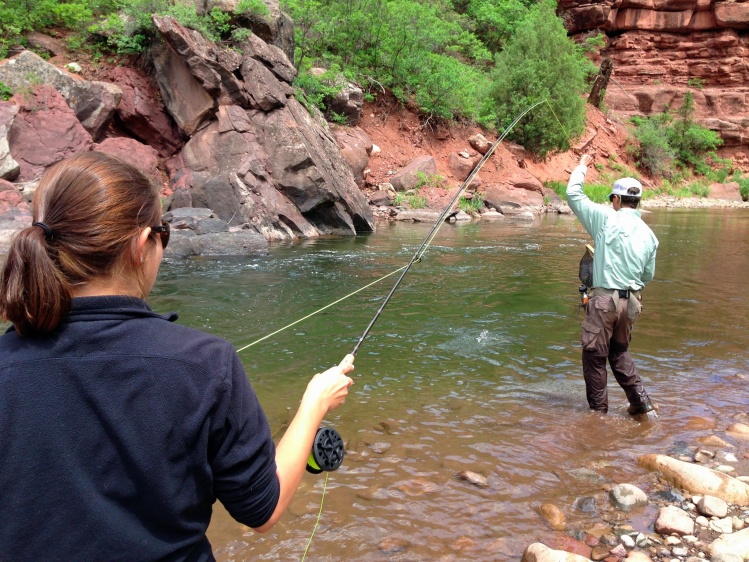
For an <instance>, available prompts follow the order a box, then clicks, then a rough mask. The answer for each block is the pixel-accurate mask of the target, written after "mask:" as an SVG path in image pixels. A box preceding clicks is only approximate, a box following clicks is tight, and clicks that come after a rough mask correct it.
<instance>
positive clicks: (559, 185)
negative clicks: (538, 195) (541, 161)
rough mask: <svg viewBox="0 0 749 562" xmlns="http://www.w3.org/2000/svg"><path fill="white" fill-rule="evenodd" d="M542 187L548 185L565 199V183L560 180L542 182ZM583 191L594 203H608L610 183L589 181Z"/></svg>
mask: <svg viewBox="0 0 749 562" xmlns="http://www.w3.org/2000/svg"><path fill="white" fill-rule="evenodd" d="M544 187H548V188H549V189H551V190H552V191H554V193H556V194H557V195H559V196H560V197H562V198H564V199H565V200H566V199H567V184H566V183H564V182H561V181H547V182H544ZM583 193H585V195H587V196H588V197H589V198H590V200H591V201H593V202H594V203H608V202H609V194H610V193H611V185H610V184H605V183H591V184H588V185H584V186H583Z"/></svg>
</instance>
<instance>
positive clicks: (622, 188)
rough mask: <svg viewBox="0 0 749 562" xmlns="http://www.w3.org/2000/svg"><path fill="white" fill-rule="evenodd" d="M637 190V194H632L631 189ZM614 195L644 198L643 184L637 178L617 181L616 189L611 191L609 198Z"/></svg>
mask: <svg viewBox="0 0 749 562" xmlns="http://www.w3.org/2000/svg"><path fill="white" fill-rule="evenodd" d="M633 187H635V188H637V192H636V193H630V191H629V190H630V189H631V188H633ZM633 191H634V190H633ZM612 195H619V196H625V197H642V184H641V183H640V182H639V181H637V180H636V179H635V178H622V179H620V180H616V182H615V183H614V188H613V189H612V190H611V193H610V194H609V197H611V196H612Z"/></svg>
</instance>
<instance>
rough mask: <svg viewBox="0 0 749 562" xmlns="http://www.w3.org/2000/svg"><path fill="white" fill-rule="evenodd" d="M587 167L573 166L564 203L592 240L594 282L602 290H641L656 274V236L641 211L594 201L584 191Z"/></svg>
mask: <svg viewBox="0 0 749 562" xmlns="http://www.w3.org/2000/svg"><path fill="white" fill-rule="evenodd" d="M587 171H588V167H587V166H585V165H583V164H581V165H579V166H578V167H577V168H575V169H574V170H573V172H572V175H571V176H570V181H569V183H568V184H567V202H568V203H569V206H570V208H571V209H572V211H573V212H574V213H575V215H576V216H577V218H578V219H580V222H581V223H582V225H583V226H584V227H585V230H587V231H588V234H590V236H591V238H593V240H594V242H595V254H594V256H593V285H594V286H595V287H603V288H605V289H632V290H635V291H637V290H640V289H642V288H643V287H644V286H645V283H647V282H648V281H650V280H652V279H653V276H654V275H655V254H656V251H657V249H658V239H657V238H656V237H655V234H653V231H652V230H650V227H648V225H647V224H645V222H643V220H642V218H641V213H640V211H637V210H636V209H630V208H627V207H622V208H621V209H619V210H618V211H615V210H614V209H613V208H611V207H607V206H606V205H599V204H597V203H593V202H592V201H591V200H590V199H589V198H588V196H587V195H585V193H583V183H584V182H585V174H586V173H587Z"/></svg>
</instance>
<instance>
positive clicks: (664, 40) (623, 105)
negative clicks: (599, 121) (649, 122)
mask: <svg viewBox="0 0 749 562" xmlns="http://www.w3.org/2000/svg"><path fill="white" fill-rule="evenodd" d="M559 11H560V13H561V15H562V17H563V19H564V21H565V25H566V26H567V29H568V30H569V31H570V32H571V33H573V34H576V33H580V34H585V33H588V32H590V31H591V30H595V29H598V30H601V31H603V32H605V33H606V34H607V35H608V40H607V45H606V47H605V48H604V50H603V51H602V52H601V53H600V54H601V58H605V57H609V58H611V59H612V61H613V63H614V70H613V74H612V76H613V78H614V79H615V80H616V82H615V83H614V84H611V85H610V86H609V89H608V90H607V92H606V97H605V103H606V105H607V107H608V108H609V109H610V110H611V111H612V112H613V113H614V114H615V115H620V116H622V117H628V116H630V115H633V114H646V115H647V114H652V113H658V112H661V111H663V110H664V109H665V108H667V107H670V108H675V107H678V106H679V105H680V104H681V100H682V99H683V96H684V94H685V93H686V92H688V91H690V92H692V94H693V95H694V98H695V104H696V119H697V121H698V122H699V123H700V124H702V125H703V126H705V127H708V128H710V129H713V130H715V131H717V132H719V133H720V135H721V137H722V138H723V139H724V141H725V144H726V145H727V146H746V145H749V133H747V130H749V87H747V84H749V65H747V64H746V56H747V52H749V37H748V36H747V33H746V30H747V29H749V3H745V2H726V1H720V0H623V1H622V0H603V1H602V2H589V1H587V0H583V1H582V2H581V1H576V0H560V2H559Z"/></svg>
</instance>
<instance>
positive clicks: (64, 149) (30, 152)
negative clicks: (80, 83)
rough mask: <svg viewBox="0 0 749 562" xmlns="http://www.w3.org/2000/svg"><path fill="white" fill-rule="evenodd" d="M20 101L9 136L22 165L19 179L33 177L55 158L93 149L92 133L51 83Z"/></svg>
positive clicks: (15, 156)
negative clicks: (85, 127) (84, 126)
mask: <svg viewBox="0 0 749 562" xmlns="http://www.w3.org/2000/svg"><path fill="white" fill-rule="evenodd" d="M19 102H20V111H19V112H18V114H17V115H16V117H15V119H14V120H13V125H12V126H11V129H10V136H9V142H10V149H11V154H12V155H13V158H14V159H15V160H16V161H17V162H18V163H19V164H20V167H21V170H20V174H19V176H18V180H19V181H30V180H33V179H34V178H36V177H37V176H39V175H41V173H42V172H43V171H44V170H45V168H47V167H48V166H51V165H52V164H54V163H55V162H58V161H59V160H62V159H63V158H67V157H68V156H72V155H73V154H78V153H79V152H87V151H88V150H90V149H91V145H92V144H93V142H92V139H91V135H89V134H88V132H87V131H86V129H84V128H83V126H82V125H81V123H80V122H79V121H78V119H77V118H76V116H75V113H74V112H73V110H72V109H70V107H68V104H67V103H65V99H64V98H63V97H62V96H61V95H60V94H59V93H58V92H57V90H55V89H54V88H53V87H52V86H51V85H49V84H42V85H41V86H39V87H38V88H36V89H35V90H34V91H33V92H32V93H30V94H27V95H24V96H20V99H19Z"/></svg>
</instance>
